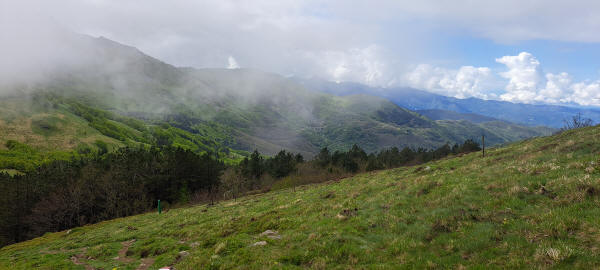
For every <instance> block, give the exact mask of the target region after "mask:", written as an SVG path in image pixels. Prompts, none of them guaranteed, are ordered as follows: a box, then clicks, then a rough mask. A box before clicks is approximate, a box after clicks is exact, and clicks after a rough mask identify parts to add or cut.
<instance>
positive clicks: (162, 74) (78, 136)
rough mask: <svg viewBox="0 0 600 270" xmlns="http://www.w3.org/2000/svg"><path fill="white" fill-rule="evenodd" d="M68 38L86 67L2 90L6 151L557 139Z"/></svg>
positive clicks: (269, 150) (308, 150) (314, 148)
mask: <svg viewBox="0 0 600 270" xmlns="http://www.w3.org/2000/svg"><path fill="white" fill-rule="evenodd" d="M65 35H66V36H65V40H66V41H65V42H68V43H69V48H70V49H71V50H72V51H73V52H74V54H75V55H85V56H86V57H82V59H83V60H81V61H80V62H78V63H77V64H76V65H72V66H69V65H66V66H65V67H61V68H59V69H56V70H52V71H49V72H48V73H47V74H45V76H44V78H45V79H43V80H38V81H36V82H35V83H27V84H14V85H8V86H7V85H4V84H2V86H0V87H1V89H0V93H4V95H3V96H2V101H1V102H2V104H5V105H6V106H3V108H2V109H1V110H0V119H4V120H2V122H0V128H2V132H1V133H0V145H2V147H3V146H4V145H6V142H7V141H8V140H17V141H19V142H20V143H24V144H27V145H29V146H31V147H33V148H34V149H36V150H39V151H42V152H48V151H50V152H51V151H63V152H65V151H66V152H68V151H72V150H76V149H78V148H86V147H90V148H96V146H95V142H96V141H102V142H104V143H106V144H108V145H111V146H113V147H117V146H121V145H132V144H153V143H163V144H171V145H177V146H182V147H184V148H188V149H192V150H194V151H197V152H205V151H213V152H218V153H220V154H221V155H222V156H227V157H228V158H230V159H232V160H233V159H235V158H236V157H239V156H240V154H244V153H243V152H239V151H238V152H236V151H235V150H241V151H252V150H254V149H258V150H259V151H260V152H262V153H265V154H275V153H277V152H278V151H280V150H281V149H286V150H289V151H292V152H298V153H302V154H303V155H305V156H313V155H314V154H316V153H317V152H318V150H319V149H320V148H322V147H329V149H331V150H344V149H348V148H349V147H350V146H352V145H353V144H358V145H360V146H361V147H362V148H364V149H365V150H367V151H369V152H371V151H377V150H380V149H383V148H387V147H391V146H398V147H404V146H411V147H425V148H433V147H438V146H440V145H443V144H444V143H446V142H449V143H451V144H453V143H461V142H463V141H465V140H466V139H469V138H474V137H475V138H478V137H480V136H481V135H482V134H486V136H488V137H489V140H488V143H489V144H498V143H504V142H508V141H512V140H515V139H520V138H524V137H530V136H540V135H547V134H549V132H550V130H548V129H538V128H531V127H520V129H519V132H520V133H518V134H513V131H509V130H505V129H504V128H502V127H499V128H488V127H485V126H482V125H481V124H472V125H469V124H464V123H460V122H449V121H446V122H439V121H438V122H436V121H432V120H430V119H427V118H425V117H423V116H421V115H419V114H417V113H415V112H412V111H409V110H406V109H403V108H401V107H398V106H397V105H395V104H393V103H392V102H390V101H388V100H386V99H383V98H378V97H373V96H367V95H353V96H346V97H337V96H333V95H329V94H323V93H318V92H314V91H311V90H309V89H306V88H305V87H303V86H302V85H301V84H299V83H297V82H295V81H294V80H291V79H288V78H285V77H282V76H279V75H276V74H271V73H265V72H260V71H256V70H248V69H236V70H226V69H192V68H177V67H174V66H171V65H169V64H166V63H163V62H161V61H159V60H157V59H154V58H152V57H149V56H147V55H145V54H143V53H142V52H140V51H139V50H137V49H135V48H133V47H129V46H125V45H122V44H119V43H116V42H113V41H110V40H108V39H105V38H91V37H87V36H82V35H75V34H72V35H67V34H65ZM7 93H8V94H7ZM38 118H40V119H41V120H40V119H38ZM59 120H60V121H59ZM39 121H42V122H39ZM53 123H54V124H53ZM515 127H516V126H515ZM23 134H27V136H22V135H23ZM5 150H6V149H5ZM232 152H234V154H233V155H231V154H230V153H232ZM10 154H11V153H4V154H2V153H0V157H1V156H2V155H4V156H7V155H10ZM2 168H11V167H10V166H8V167H7V166H4V167H0V169H2ZM11 169H18V168H11Z"/></svg>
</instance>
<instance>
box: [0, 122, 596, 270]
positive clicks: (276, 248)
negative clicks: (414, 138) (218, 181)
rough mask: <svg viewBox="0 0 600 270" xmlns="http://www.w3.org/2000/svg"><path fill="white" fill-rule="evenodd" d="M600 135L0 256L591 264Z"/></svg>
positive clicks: (40, 243) (123, 261)
mask: <svg viewBox="0 0 600 270" xmlns="http://www.w3.org/2000/svg"><path fill="white" fill-rule="evenodd" d="M599 134H600V127H590V128H585V129H580V130H571V131H567V132H564V133H561V134H559V135H555V136H551V137H543V138H537V139H533V140H526V141H522V142H519V143H514V144H511V145H509V146H506V147H502V148H492V149H489V151H487V152H486V156H485V157H484V158H482V157H481V153H472V154H467V155H464V156H461V157H451V158H447V159H444V160H440V161H436V162H432V163H428V164H425V165H423V166H421V167H418V168H415V167H405V168H399V169H394V170H388V171H380V172H375V173H369V174H362V175H357V176H355V177H352V178H348V179H343V180H341V181H335V182H330V183H325V184H318V185H309V186H303V187H301V188H296V189H295V190H292V189H288V190H279V191H273V192H269V193H266V194H260V195H253V196H248V197H244V198H241V199H238V200H237V201H224V202H221V203H219V204H217V205H215V206H210V205H200V206H195V207H190V208H181V209H173V210H170V211H168V212H163V214H160V215H159V214H157V213H148V214H144V215H138V216H134V217H129V218H122V219H116V220H112V221H107V222H102V223H100V224H95V225H90V226H85V227H81V228H75V229H72V230H69V231H65V232H59V233H49V234H46V235H45V236H43V237H40V238H36V239H33V240H30V241H26V242H23V243H19V244H15V245H11V246H7V247H4V248H2V249H1V250H0V267H1V268H6V269H30V268H41V269H56V268H61V269H70V268H71V269H84V268H86V267H87V268H86V269H91V268H90V267H94V268H104V269H112V268H114V267H117V269H134V268H136V267H138V266H140V265H141V264H145V265H146V266H148V265H151V267H150V268H151V269H157V268H158V267H162V266H167V265H174V266H176V268H177V269H198V268H203V269H204V268H209V269H221V268H234V267H243V268H249V269H263V268H304V267H306V268H317V269H325V268H460V269H462V268H465V267H466V268H470V267H475V268H486V269H489V268H498V269H500V268H580V269H589V268H594V267H595V266H596V265H598V264H599V263H600V256H598V254H597V252H593V251H594V250H597V249H598V248H600V241H599V239H600V220H599V219H598V218H597V217H598V215H599V214H600V210H599V209H600V208H598V203H599V202H600V197H599V196H600V192H598V190H600V182H598V179H599V175H600V174H599V172H600V166H599V161H598V153H600V136H598V135H599ZM269 230H271V231H269Z"/></svg>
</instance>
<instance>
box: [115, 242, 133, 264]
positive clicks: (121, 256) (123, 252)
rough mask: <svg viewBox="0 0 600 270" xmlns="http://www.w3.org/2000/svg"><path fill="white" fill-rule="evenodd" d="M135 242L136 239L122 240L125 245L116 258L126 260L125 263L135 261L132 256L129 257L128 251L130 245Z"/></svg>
mask: <svg viewBox="0 0 600 270" xmlns="http://www.w3.org/2000/svg"><path fill="white" fill-rule="evenodd" d="M133 243H135V239H131V240H129V241H125V242H121V245H122V246H123V248H121V250H119V256H118V257H116V258H115V259H116V260H118V261H120V262H124V263H131V262H133V261H135V260H134V259H132V258H127V251H128V250H129V247H131V245H133Z"/></svg>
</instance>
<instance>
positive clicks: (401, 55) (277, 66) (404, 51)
mask: <svg viewBox="0 0 600 270" xmlns="http://www.w3.org/2000/svg"><path fill="white" fill-rule="evenodd" d="M597 14H600V1H578V0H570V1H549V0H545V1H541V0H531V1H516V0H502V1H495V0H489V1H475V0H454V1H444V0H437V1H435V0H420V1H412V0H411V1H403V0H396V1H392V0H389V1H386V0H382V1H376V0H371V1H361V0H356V1H349V0H329V1H316V0H306V1H299V0H254V1H243V0H202V1H179V0H172V1H164V0H144V1H134V0H131V1H122V0H121V1H119V0H57V1H42V0H37V1H36V0H22V1H17V0H14V1H10V0H3V1H2V2H1V3H0V37H1V34H3V33H2V31H4V32H5V33H8V32H11V31H12V32H27V33H29V34H33V35H35V34H37V32H39V31H41V30H40V29H43V28H44V27H46V26H47V25H48V24H56V25H60V26H61V27H64V28H66V29H69V30H71V31H74V32H78V33H83V34H87V35H91V36H95V37H97V36H104V37H107V38H109V39H112V40H115V41H118V42H120V43H123V44H127V45H131V46H135V47H137V48H139V49H140V50H141V51H143V52H144V53H146V54H149V55H151V56H153V57H156V58H158V59H161V60H163V61H165V62H167V63H170V64H173V65H176V66H189V67H196V68H207V67H211V68H212V67H219V68H255V69H260V70H264V71H269V72H275V73H279V74H282V75H284V76H299V77H317V78H322V79H327V80H332V81H340V82H341V81H352V82H359V83H364V84H368V85H372V86H383V87H414V88H418V89H423V90H427V91H430V92H434V93H438V94H442V95H446V96H452V97H457V98H469V97H476V98H484V99H497V100H505V101H511V102H520V103H534V104H570V105H581V106H600V61H598V60H600V30H599V29H600V16H597ZM15 29H18V30H15ZM5 36H6V35H5ZM38 45H41V46H43V42H41V43H40V42H38V43H37V44H36V46H38ZM2 46H6V45H2V43H0V53H2V52H5V53H6V52H7V51H8V50H1V49H2ZM47 53H52V50H51V49H46V50H45V51H44V54H47ZM5 59H6V58H5ZM9 59H10V58H9ZM0 78H1V77H0Z"/></svg>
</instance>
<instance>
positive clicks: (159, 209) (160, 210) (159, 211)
mask: <svg viewBox="0 0 600 270" xmlns="http://www.w3.org/2000/svg"><path fill="white" fill-rule="evenodd" d="M161 212H162V209H161V208H160V200H158V213H159V214H160V213H161Z"/></svg>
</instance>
